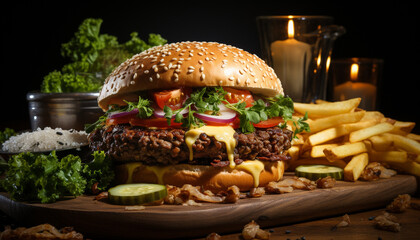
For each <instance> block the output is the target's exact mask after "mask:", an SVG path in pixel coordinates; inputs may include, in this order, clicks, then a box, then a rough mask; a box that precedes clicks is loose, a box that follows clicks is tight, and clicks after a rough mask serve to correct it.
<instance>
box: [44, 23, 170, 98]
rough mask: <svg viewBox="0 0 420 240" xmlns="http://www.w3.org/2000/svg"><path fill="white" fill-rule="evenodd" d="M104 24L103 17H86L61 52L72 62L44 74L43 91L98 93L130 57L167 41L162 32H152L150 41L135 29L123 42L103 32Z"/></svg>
mask: <svg viewBox="0 0 420 240" xmlns="http://www.w3.org/2000/svg"><path fill="white" fill-rule="evenodd" d="M101 24H102V19H93V18H88V19H85V20H84V21H83V22H82V24H81V25H80V26H79V28H78V31H77V32H75V34H74V37H73V38H72V39H71V40H70V41H69V42H67V43H63V44H62V46H61V55H62V56H63V57H65V58H68V59H69V60H70V61H71V62H70V63H69V64H66V65H64V66H63V68H62V69H61V71H53V72H51V73H49V74H48V75H47V76H45V77H44V80H43V82H42V84H41V91H42V92H45V93H52V92H96V91H98V90H99V89H100V87H101V86H102V84H103V81H104V79H105V77H106V76H108V75H109V74H110V73H111V72H112V71H113V70H114V69H115V67H117V66H118V65H120V64H121V63H122V62H124V61H125V60H126V59H127V58H129V57H131V56H132V55H134V54H136V53H140V52H142V51H144V50H146V49H148V48H150V47H153V46H157V45H162V44H165V43H166V42H167V41H166V39H164V38H162V37H161V36H160V35H159V34H150V35H149V39H148V43H146V42H145V41H143V40H141V39H140V38H139V37H138V33H137V32H133V33H131V39H130V40H129V41H127V42H126V43H123V44H120V43H119V42H118V39H117V37H115V36H112V35H108V34H101V32H100V30H101Z"/></svg>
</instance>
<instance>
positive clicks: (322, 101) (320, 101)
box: [315, 99, 330, 104]
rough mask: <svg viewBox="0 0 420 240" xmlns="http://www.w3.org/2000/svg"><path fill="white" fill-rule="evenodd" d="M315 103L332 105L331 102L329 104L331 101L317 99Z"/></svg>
mask: <svg viewBox="0 0 420 240" xmlns="http://www.w3.org/2000/svg"><path fill="white" fill-rule="evenodd" d="M315 103H316V104H323V103H330V102H329V101H327V100H322V99H316V100H315Z"/></svg>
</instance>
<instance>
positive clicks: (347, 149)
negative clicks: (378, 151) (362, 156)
mask: <svg viewBox="0 0 420 240" xmlns="http://www.w3.org/2000/svg"><path fill="white" fill-rule="evenodd" d="M364 152H367V148H366V145H365V144H364V143H363V142H356V143H349V144H344V145H341V146H338V147H334V148H331V149H324V154H325V156H326V157H327V159H328V160H329V161H336V160H337V159H343V158H345V157H348V156H353V155H357V154H359V153H364Z"/></svg>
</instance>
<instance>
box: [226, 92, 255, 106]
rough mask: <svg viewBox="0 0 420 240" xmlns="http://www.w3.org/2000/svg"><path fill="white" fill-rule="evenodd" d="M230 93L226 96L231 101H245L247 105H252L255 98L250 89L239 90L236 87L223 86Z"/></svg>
mask: <svg viewBox="0 0 420 240" xmlns="http://www.w3.org/2000/svg"><path fill="white" fill-rule="evenodd" d="M223 89H224V90H225V91H226V92H228V94H227V95H226V96H225V98H226V100H227V101H228V102H229V103H237V102H245V103H246V107H252V103H253V102H254V98H253V97H252V94H251V92H250V91H247V90H238V89H234V88H229V87H225V88H223Z"/></svg>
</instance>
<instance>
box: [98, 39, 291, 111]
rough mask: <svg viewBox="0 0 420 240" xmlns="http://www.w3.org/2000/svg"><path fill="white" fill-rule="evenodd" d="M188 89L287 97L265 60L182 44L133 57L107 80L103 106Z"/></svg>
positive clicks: (222, 48) (207, 44)
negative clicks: (230, 89) (233, 90)
mask: <svg viewBox="0 0 420 240" xmlns="http://www.w3.org/2000/svg"><path fill="white" fill-rule="evenodd" d="M183 86H188V87H215V86H223V87H235V88H240V89H247V90H249V91H251V92H253V93H256V94H261V95H263V96H267V97H269V96H275V95H277V94H282V95H283V88H282V86H281V82H280V80H279V79H278V77H277V76H276V74H275V73H274V70H273V69H272V68H271V67H269V66H268V65H267V64H266V63H265V62H264V61H263V60H262V59H260V58H259V57H257V56H256V55H253V54H250V53H248V52H246V51H244V50H242V49H239V48H236V47H232V46H229V45H226V44H221V43H216V42H179V43H171V44H165V45H163V46H156V47H153V48H150V49H148V50H146V51H144V52H141V53H139V54H136V55H134V56H133V57H132V58H131V59H128V60H127V61H125V62H124V63H122V64H121V65H120V66H119V67H117V68H116V69H115V70H114V71H113V72H112V73H111V74H110V75H109V76H108V77H107V79H106V80H105V83H104V85H103V87H102V89H101V92H100V94H99V97H98V104H99V106H100V107H101V108H102V109H103V110H104V111H106V110H108V106H109V105H110V104H125V103H124V102H123V100H127V101H136V100H138V92H140V91H147V90H155V89H171V88H179V87H183Z"/></svg>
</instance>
